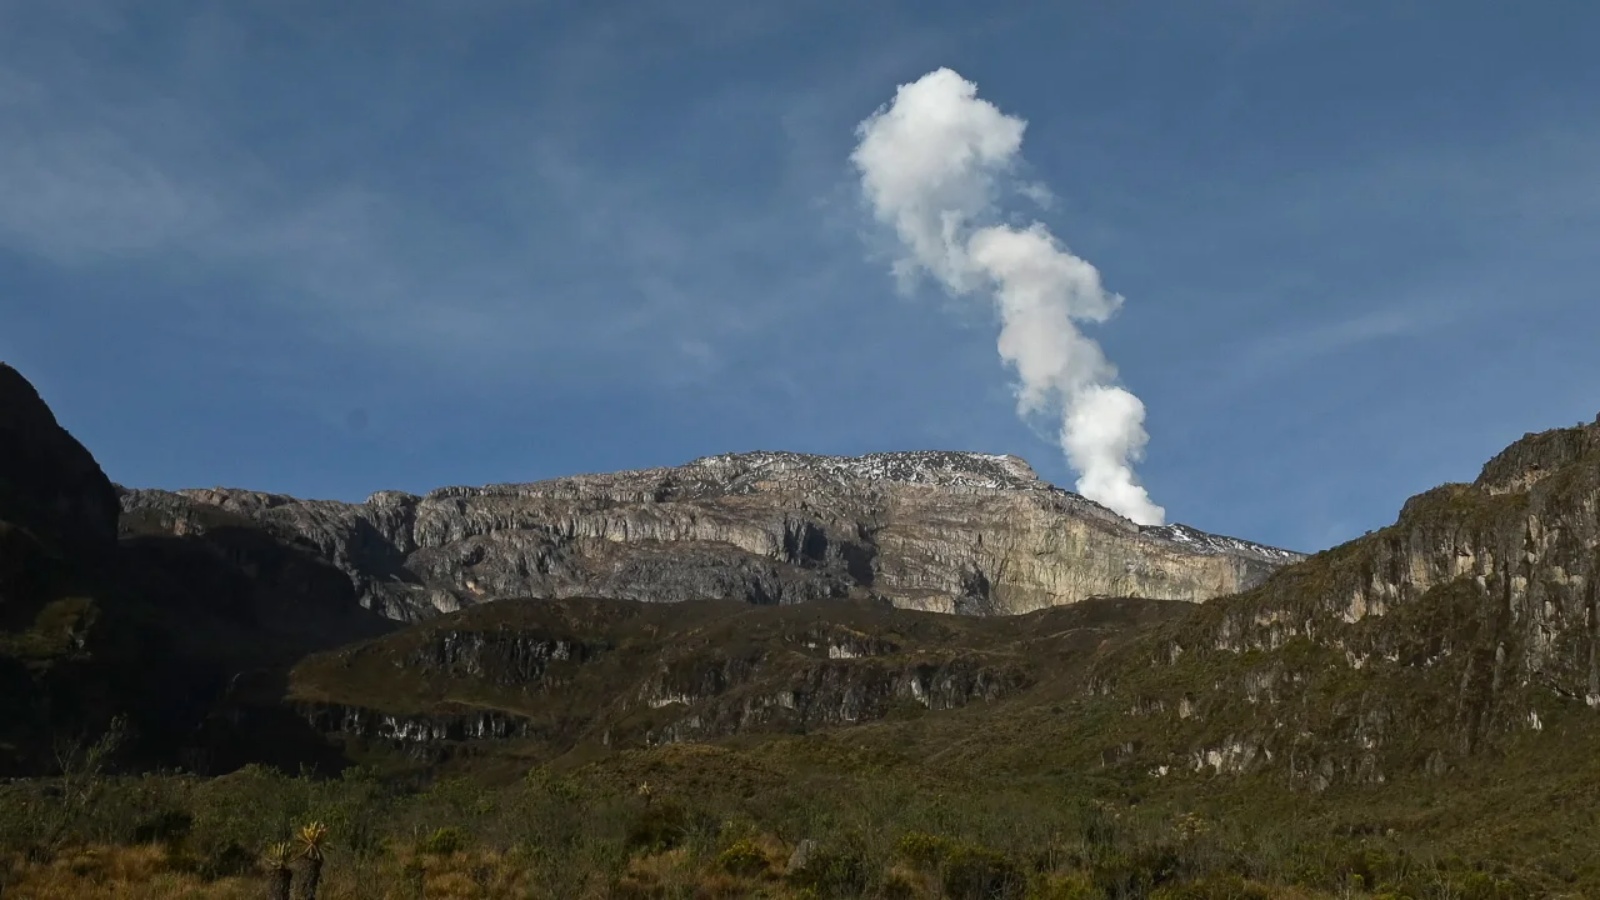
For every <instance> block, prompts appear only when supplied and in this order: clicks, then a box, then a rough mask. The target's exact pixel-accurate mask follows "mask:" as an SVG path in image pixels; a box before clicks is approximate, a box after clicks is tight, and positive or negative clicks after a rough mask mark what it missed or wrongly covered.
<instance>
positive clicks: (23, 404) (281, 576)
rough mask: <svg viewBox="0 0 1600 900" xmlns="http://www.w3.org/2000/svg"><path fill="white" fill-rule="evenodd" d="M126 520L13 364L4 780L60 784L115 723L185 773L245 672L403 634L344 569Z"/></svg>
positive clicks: (1, 475)
mask: <svg viewBox="0 0 1600 900" xmlns="http://www.w3.org/2000/svg"><path fill="white" fill-rule="evenodd" d="M119 516H120V507H119V503H118V491H117V489H116V488H115V487H114V486H113V485H112V483H111V482H110V481H109V480H108V479H107V478H106V476H105V474H104V473H103V472H102V471H101V469H100V466H99V465H98V464H97V463H96V462H95V460H94V458H93V456H92V455H91V454H90V453H89V451H88V450H87V449H85V448H84V447H83V446H82V445H81V444H80V443H78V441H77V440H75V439H74V438H73V437H72V436H71V435H70V434H68V433H67V432H66V431H65V430H64V429H63V428H61V426H60V424H59V423H58V422H57V421H56V419H55V416H54V414H53V413H52V412H51V411H50V408H49V407H48V406H47V405H46V404H45V402H44V401H43V399H41V398H40V396H39V394H38V392H37V391H36V390H35V389H34V387H33V386H32V385H31V384H29V383H28V381H27V380H26V379H25V378H23V377H22V375H21V374H20V373H18V372H17V371H16V370H15V369H13V368H11V367H9V366H6V365H4V364H0V775H12V774H25V773H30V772H38V771H41V770H46V771H47V770H49V769H50V768H51V767H53V766H54V765H56V757H57V756H58V755H59V753H60V752H61V750H62V748H63V747H64V746H65V745H68V744H72V743H74V742H79V741H87V740H92V739H93V736H94V735H97V734H100V733H103V732H105V731H106V730H107V729H108V728H110V727H111V723H112V722H113V721H118V722H120V723H121V724H120V725H119V726H118V727H119V728H122V729H125V730H126V731H127V738H128V744H127V746H126V748H125V749H126V751H127V753H128V756H129V759H130V761H134V762H135V763H136V764H142V765H159V764H171V763H174V762H176V761H177V760H179V759H180V758H187V756H188V754H189V751H193V750H194V749H195V748H196V747H197V746H199V745H201V744H205V743H207V742H208V740H209V739H207V738H204V737H203V736H202V732H203V731H204V730H205V728H206V727H207V721H208V719H209V718H210V717H211V715H212V713H213V712H215V711H216V710H217V708H218V704H219V702H221V701H222V700H223V699H224V698H225V696H226V695H227V694H228V692H229V691H230V689H231V687H230V686H233V685H237V684H238V683H239V678H240V676H241V675H242V674H245V673H250V672H256V671H260V672H266V673H271V672H274V671H276V672H280V673H281V671H282V670H284V669H285V668H286V667H287V666H288V665H290V664H292V663H293V662H294V661H296V660H298V659H300V658H302V657H304V656H305V655H306V654H308V653H311V652H314V651H316V650H319V649H326V648H329V647H334V646H338V645H339V644H342V643H346V642H349V641H353V640H357V639H360V638H364V637H371V636H375V635H378V634H381V633H383V632H385V631H387V630H390V629H392V627H393V623H391V622H389V621H387V620H385V619H382V618H380V617H378V616H376V615H374V614H373V613H371V612H369V611H367V610H365V609H363V608H362V607H361V606H360V605H359V604H358V603H357V598H356V594H355V591H354V590H353V588H352V587H351V585H350V581H349V579H348V578H347V577H346V576H345V575H344V574H343V573H342V572H340V571H339V570H338V569H336V568H334V567H333V566H331V565H329V564H328V563H326V562H325V561H323V560H321V559H319V558H317V557H316V556H315V555H314V554H311V553H308V552H306V551H305V550H304V549H302V548H298V547H294V546H292V545H289V544H286V543H284V542H281V541H279V540H277V539H276V538H275V537H273V536H271V535H269V534H267V533H265V532H264V531H263V530H261V529H260V528H258V527H256V526H254V525H253V524H252V523H249V522H247V521H245V520H242V519H237V520H229V519H228V517H227V516H226V515H224V514H220V513H219V514H217V515H213V516H212V517H211V519H210V520H209V527H208V528H207V529H206V532H205V534H204V535H183V536H174V535H124V536H123V537H122V538H121V539H119V536H118V527H119V526H118V520H119ZM277 677H280V678H281V674H280V675H279V676H277ZM267 680H268V681H269V682H270V681H271V680H272V676H270V675H269V676H267ZM312 737H313V738H314V736H312ZM224 743H232V744H238V746H237V748H236V749H237V750H238V752H239V753H245V754H247V755H248V754H251V753H254V752H255V750H254V749H253V748H252V747H251V741H250V740H248V739H241V740H239V741H235V740H234V739H233V738H229V739H228V741H225V742H224ZM217 751H219V747H218V746H213V747H212V748H211V750H210V751H208V752H213V753H214V752H217ZM231 752H232V751H225V752H223V756H222V757H219V759H218V762H222V761H223V759H232V760H237V759H239V757H237V756H230V755H228V754H229V753H231ZM190 762H191V764H193V763H194V762H195V760H193V759H190Z"/></svg>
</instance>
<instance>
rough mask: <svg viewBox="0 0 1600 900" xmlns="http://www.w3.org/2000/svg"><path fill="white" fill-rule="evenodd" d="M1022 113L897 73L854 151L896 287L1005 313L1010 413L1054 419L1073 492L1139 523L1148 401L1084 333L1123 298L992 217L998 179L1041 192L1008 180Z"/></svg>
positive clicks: (1160, 516) (971, 88)
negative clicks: (926, 282)
mask: <svg viewBox="0 0 1600 900" xmlns="http://www.w3.org/2000/svg"><path fill="white" fill-rule="evenodd" d="M1026 128H1027V123H1026V122H1025V121H1023V120H1022V119H1020V118H1017V117H1015V116H1008V115H1006V114H1004V113H1002V112H1000V110H999V109H998V108H996V107H995V105H994V104H992V103H989V102H988V101H986V100H980V99H978V88H977V86H976V85H974V84H973V83H972V82H970V81H967V80H966V79H964V78H962V77H961V76H960V75H958V74H956V73H955V72H953V71H951V70H949V69H939V70H938V71H936V72H930V73H928V74H927V75H924V76H922V77H921V78H919V79H917V80H916V81H914V82H912V83H911V84H904V85H901V86H900V87H899V89H898V90H897V91H896V92H895V97H894V100H893V101H892V102H891V103H889V104H888V105H887V106H884V107H882V108H880V109H879V110H878V111H877V112H875V113H873V114H872V115H871V116H869V117H868V118H867V119H866V120H865V121H863V122H862V123H861V124H860V125H859V126H858V127H857V128H856V133H857V135H858V136H859V138H860V143H858V144H857V145H856V149H855V152H854V153H852V154H851V157H850V160H851V162H852V163H854V164H855V166H856V168H857V169H858V170H859V171H860V173H861V188H862V192H863V193H864V194H865V196H866V199H867V201H868V202H869V203H870V204H871V206H872V210H873V214H874V215H875V216H876V217H877V219H878V220H879V221H880V222H882V223H883V224H885V225H887V226H888V227H890V228H892V229H893V230H894V233H895V235H896V236H897V237H898V238H899V241H900V244H901V246H902V249H903V251H904V252H903V255H901V257H900V258H899V259H898V260H897V261H896V262H895V265H894V274H895V277H896V279H897V280H898V281H899V283H900V286H901V288H902V289H903V290H909V289H910V288H911V287H912V286H913V285H914V284H915V283H916V281H917V279H918V278H920V277H924V276H930V277H932V278H934V279H935V280H937V281H938V282H939V283H940V284H941V285H943V287H944V288H945V289H946V290H947V291H949V292H950V293H951V294H952V295H955V296H959V297H967V296H971V297H982V298H984V299H986V300H987V301H989V302H990V303H992V304H993V306H994V308H995V310H996V312H998V314H999V318H1000V326H1001V327H1000V341H999V350H1000V356H1001V358H1002V359H1004V360H1005V361H1006V363H1007V364H1009V365H1010V366H1011V368H1012V369H1013V370H1014V371H1015V372H1016V374H1017V378H1018V386H1017V406H1018V412H1019V413H1020V414H1021V415H1023V416H1025V417H1034V416H1048V417H1049V418H1050V419H1051V420H1052V421H1059V422H1060V431H1059V441H1060V444H1061V449H1062V451H1063V452H1065V453H1066V456H1067V461H1068V462H1069V463H1071V465H1072V468H1073V469H1074V471H1076V472H1077V473H1078V483H1077V488H1078V492H1079V493H1081V494H1083V495H1084V496H1085V497H1088V498H1090V499H1091V500H1095V501H1098V502H1100V503H1103V504H1105V505H1106V506H1108V507H1110V508H1112V509H1114V510H1116V511H1117V512H1119V513H1121V514H1122V515H1124V516H1127V517H1128V518H1129V519H1132V520H1133V521H1135V522H1137V523H1139V524H1141V525H1159V524H1161V523H1162V521H1163V520H1164V519H1165V517H1166V511H1165V510H1163V509H1162V508H1161V507H1159V506H1156V505H1155V504H1154V503H1152V502H1150V495H1149V494H1148V493H1146V492H1145V489H1144V487H1143V486H1142V485H1140V484H1139V479H1138V476H1137V475H1135V473H1134V471H1133V464H1134V463H1136V462H1138V461H1139V460H1140V459H1141V458H1142V457H1143V455H1144V447H1145V444H1146V442H1147V441H1148V440H1149V435H1147V434H1146V433H1145V430H1144V404H1143V403H1142V402H1140V400H1139V398H1138V397H1135V396H1134V395H1133V394H1132V393H1130V392H1129V391H1128V390H1126V389H1124V388H1122V387H1120V386H1118V385H1117V384H1116V380H1117V369H1116V367H1115V366H1113V365H1112V364H1111V362H1110V361H1109V360H1107V359H1106V357H1105V354H1104V353H1103V352H1102V351H1101V349H1100V345H1099V344H1096V343H1095V342H1094V341H1093V340H1092V339H1090V338H1089V337H1088V336H1086V335H1085V334H1084V333H1083V332H1082V331H1081V330H1079V323H1082V322H1104V321H1105V320H1106V319H1108V318H1110V317H1111V315H1112V314H1113V313H1115V312H1116V310H1117V308H1118V307H1119V306H1120V305H1121V304H1122V298H1121V297H1119V296H1118V295H1116V294H1113V293H1110V292H1108V291H1107V290H1106V289H1105V288H1104V287H1102V286H1101V283H1100V273H1099V272H1098V271H1097V270H1096V269H1095V267H1094V266H1092V265H1090V264H1089V263H1088V262H1087V261H1086V260H1083V259H1081V258H1079V257H1078V256H1075V255H1074V254H1073V253H1071V252H1070V251H1069V250H1067V248H1066V247H1065V246H1064V245H1063V244H1062V243H1061V241H1059V240H1057V239H1056V237H1055V236H1054V235H1053V234H1051V233H1050V231H1049V229H1048V228H1046V227H1045V226H1044V225H1042V224H1039V223H1037V222H1035V223H1034V224H1032V225H1030V226H1029V227H1027V228H1014V227H1011V226H1009V225H1005V224H1000V222H999V220H1000V218H1001V216H1000V212H1001V210H1000V209H999V198H1000V196H1001V193H1002V190H1012V191H1015V192H1017V193H1020V194H1023V195H1025V196H1034V197H1037V196H1038V195H1040V194H1041V193H1043V191H1042V189H1041V188H1040V187H1038V186H1037V185H1022V184H1018V183H1016V182H1015V180H1014V172H1015V170H1016V167H1017V164H1018V163H1019V162H1020V160H1021V150H1022V133H1023V131H1024V130H1025V129H1026Z"/></svg>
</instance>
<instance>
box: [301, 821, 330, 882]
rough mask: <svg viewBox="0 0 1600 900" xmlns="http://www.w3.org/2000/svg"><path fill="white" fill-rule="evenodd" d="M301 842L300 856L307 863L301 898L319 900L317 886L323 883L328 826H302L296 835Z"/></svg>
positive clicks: (318, 824) (320, 824)
mask: <svg viewBox="0 0 1600 900" xmlns="http://www.w3.org/2000/svg"><path fill="white" fill-rule="evenodd" d="M295 837H296V838H298V839H299V842H300V856H301V858H303V859H304V860H305V861H306V877H305V880H304V881H302V882H301V886H300V896H301V897H303V898H304V900H317V886H318V885H319V884H321V882H322V861H323V858H324V851H325V848H326V846H327V843H328V826H326V825H324V824H322V823H321V822H310V823H308V824H305V825H302V826H300V831H299V832H298V833H297V834H296V835H295Z"/></svg>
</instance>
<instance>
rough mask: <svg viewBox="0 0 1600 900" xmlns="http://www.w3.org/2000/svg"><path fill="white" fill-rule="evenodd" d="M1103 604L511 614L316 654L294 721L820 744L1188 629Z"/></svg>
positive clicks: (992, 694)
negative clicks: (1004, 612) (1156, 634)
mask: <svg viewBox="0 0 1600 900" xmlns="http://www.w3.org/2000/svg"><path fill="white" fill-rule="evenodd" d="M1191 608H1192V607H1190V605H1189V604H1185V603H1182V602H1179V601H1148V600H1111V599H1096V600H1089V601H1085V602H1083V603H1079V604H1074V605H1072V606H1068V607H1059V608H1055V609H1050V610H1044V611H1041V612H1038V613H1032V614H1029V615H1025V616H1017V617H1009V618H969V617H952V616H948V615H939V614H933V613H922V612H913V611H908V610H899V609H895V608H893V607H890V606H888V605H887V604H882V603H871V602H864V601H863V602H853V601H822V602H817V603H811V604H804V605H799V606H787V607H767V606H753V605H749V604H739V603H734V602H731V601H688V602H684V603H679V604H673V605H670V606H668V605H662V604H644V603H637V602H632V601H615V600H593V599H571V600H551V601H539V600H502V601H497V602H494V603H487V604H483V605H479V606H475V607H472V608H470V609H468V610H465V611H463V612H460V613H455V614H452V615H448V616H444V617H440V618H438V619H434V620H431V621H429V622H426V623H423V624H420V625H415V626H412V627H410V628H408V629H406V630H405V631H402V632H399V633H397V634H393V635H390V636H387V637H384V638H380V639H377V640H373V641H368V642H364V643H362V644H358V645H355V646H351V647H346V648H342V649H339V650H335V651H330V652H327V653H323V654H319V655H318V656H315V657H312V658H310V659H308V660H307V661H305V662H304V663H302V664H301V665H299V666H298V667H296V669H295V670H294V673H293V676H292V678H291V682H290V698H291V701H292V703H293V704H294V705H295V706H296V708H297V709H299V710H300V711H301V712H302V713H303V715H305V716H306V717H307V718H308V719H309V720H310V721H312V722H314V723H316V724H317V725H318V726H319V727H320V728H321V729H323V730H325V731H327V732H330V733H334V734H338V735H340V736H343V737H346V738H355V739H357V740H360V741H367V742H376V743H379V744H389V745H392V746H410V747H416V748H419V749H421V750H422V751H423V752H425V753H426V752H427V751H428V750H429V749H430V748H431V749H432V750H434V751H437V750H440V749H442V748H444V747H446V746H452V745H460V744H462V743H465V742H473V741H481V740H485V739H490V740H493V739H506V738H517V739H527V741H529V742H531V743H534V744H537V745H538V746H537V747H536V748H523V752H531V753H537V754H539V755H542V756H553V755H558V754H560V753H565V752H567V751H571V750H574V749H577V750H581V751H585V752H588V753H591V754H592V753H594V752H600V751H602V750H603V749H610V750H616V749H622V748H629V747H645V746H654V745H659V744H663V743H672V742H682V741H689V740H696V739H710V738H717V737H725V736H729V735H733V734H748V733H769V734H770V733H806V732H809V731H813V730H816V729H820V728H828V727H836V726H850V725H859V724H863V723H866V722H872V721H876V720H880V719H884V718H886V717H891V716H896V715H899V716H907V715H915V714H920V713H923V712H926V711H941V710H950V709H956V708H959V707H963V706H967V705H969V704H980V705H981V704H988V703H993V702H995V701H999V700H1001V699H1004V698H1008V697H1013V696H1017V695H1021V694H1024V693H1026V692H1028V691H1029V690H1030V689H1032V688H1034V687H1035V686H1036V685H1038V684H1039V683H1040V682H1041V681H1051V682H1061V681H1063V680H1064V679H1071V678H1073V677H1074V676H1075V675H1076V674H1077V673H1080V672H1081V671H1082V670H1083V668H1084V666H1085V665H1086V664H1087V663H1088V661H1089V660H1090V658H1091V656H1092V655H1093V654H1094V653H1095V652H1096V651H1103V650H1104V649H1105V648H1106V647H1107V646H1109V645H1113V644H1116V643H1118V642H1122V641H1126V640H1127V639H1129V637H1130V636H1132V635H1134V634H1136V633H1138V632H1139V631H1140V630H1143V629H1148V628H1150V627H1153V626H1154V625H1156V624H1158V623H1162V622H1168V621H1172V620H1174V619H1176V618H1179V617H1181V616H1183V615H1185V614H1186V613H1187V612H1188V611H1189V610H1190V609H1191Z"/></svg>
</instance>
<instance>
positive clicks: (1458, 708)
mask: <svg viewBox="0 0 1600 900" xmlns="http://www.w3.org/2000/svg"><path fill="white" fill-rule="evenodd" d="M1597 583H1600V422H1596V423H1595V424H1592V425H1584V426H1578V427H1575V428H1568V429H1561V430H1556V431H1549V432H1544V433H1541V434H1533V435H1529V436H1527V437H1526V438H1524V439H1523V440H1521V441H1518V442H1517V443H1516V444H1513V445H1512V446H1511V447H1509V448H1507V449H1506V450H1505V451H1504V452H1502V453H1501V454H1499V455H1498V456H1496V457H1495V458H1494V459H1493V460H1491V461H1490V462H1489V463H1488V464H1487V465H1485V466H1484V468H1483V472H1482V474H1481V475H1480V476H1479V478H1478V479H1477V480H1476V481H1475V482H1473V483H1472V484H1453V485H1445V486H1443V487H1439V488H1436V489H1434V490H1431V491H1428V492H1426V493H1423V494H1420V495H1418V496H1416V497H1413V498H1412V499H1411V500H1410V501H1408V502H1407V503H1406V504H1405V507H1404V509H1403V510H1402V511H1401V514H1400V516H1399V519H1398V520H1397V521H1396V522H1395V523H1394V524H1393V525H1391V526H1389V527H1387V528H1383V529H1381V530H1379V531H1375V532H1373V533H1371V534H1368V535H1367V536H1365V537H1363V538H1360V539H1358V540H1355V541H1352V542H1350V543H1348V544H1345V545H1343V546H1341V547H1337V548H1334V549H1333V550H1329V551H1327V552H1325V553H1321V554H1317V555H1316V556H1314V557H1312V558H1311V559H1310V560H1308V561H1306V562H1304V563H1302V564H1300V565H1297V566H1294V567H1291V568H1289V569H1286V570H1284V571H1282V572H1280V573H1278V574H1277V575H1276V576H1274V577H1273V578H1271V579H1269V580H1268V581H1267V582H1266V583H1265V584H1263V585H1261V586H1260V587H1258V588H1255V589H1254V590H1251V591H1247V592H1245V593H1242V594H1239V595H1237V596H1233V597H1227V598H1222V599H1219V600H1216V601H1213V602H1211V603H1208V604H1205V605H1204V606H1202V607H1201V608H1200V609H1198V610H1197V611H1196V613H1195V615H1193V616H1191V617H1189V618H1187V619H1185V620H1183V621H1181V622H1176V623H1172V624H1170V625H1168V626H1166V627H1164V628H1163V629H1162V630H1161V631H1159V632H1158V633H1155V634H1152V635H1149V636H1147V637H1146V638H1144V639H1143V640H1141V641H1140V642H1139V643H1138V644H1137V645H1135V646H1133V647H1130V648H1127V649H1126V650H1124V651H1122V652H1119V653H1118V654H1115V655H1113V656H1112V657H1111V658H1109V659H1108V660H1106V661H1104V662H1103V663H1102V664H1101V665H1100V668H1099V674H1098V680H1097V690H1098V691H1099V692H1100V693H1102V694H1104V695H1106V696H1109V697H1115V698H1117V701H1118V702H1119V703H1122V704H1125V705H1126V706H1127V707H1128V709H1129V710H1130V716H1129V718H1130V720H1137V721H1138V724H1131V725H1128V726H1127V728H1126V730H1127V733H1128V735H1129V740H1131V741H1132V746H1131V749H1130V752H1128V754H1127V756H1128V758H1129V760H1130V762H1132V763H1134V764H1138V765H1147V766H1159V767H1162V768H1163V769H1164V770H1167V771H1171V770H1173V769H1205V770H1211V771H1223V772H1241V771H1249V770H1252V769H1257V768H1268V769H1273V770H1277V771H1282V772H1284V773H1286V774H1288V775H1289V776H1290V777H1292V778H1293V779H1295V780H1297V781H1300V782H1304V783H1305V784H1307V785H1309V786H1312V787H1317V788H1322V787H1326V786H1328V785H1329V784H1331V783H1333V782H1335V781H1358V782H1372V783H1381V782H1383V781H1384V780H1386V779H1389V778H1392V777H1394V776H1395V775H1397V774H1401V773H1405V772H1408V771H1415V770H1424V771H1428V772H1433V773H1442V772H1444V771H1447V770H1448V769H1450V768H1451V767H1453V766H1455V765H1457V764H1459V763H1460V761H1462V760H1463V759H1464V758H1465V757H1467V756H1468V755H1470V754H1472V753H1474V752H1475V751H1477V750H1479V749H1483V748H1489V749H1493V748H1495V747H1497V746H1503V745H1504V744H1505V739H1506V738H1507V737H1509V736H1511V735H1514V734H1516V733H1518V732H1533V733H1537V732H1539V731H1541V730H1543V729H1545V728H1547V727H1548V726H1549V725H1550V724H1551V723H1552V722H1557V721H1567V720H1569V719H1570V718H1571V717H1572V716H1580V717H1583V718H1588V717H1592V716H1594V715H1597V713H1595V712H1594V711H1593V710H1594V707H1596V706H1597V705H1600V656H1597V650H1600V631H1597V629H1600V610H1597Z"/></svg>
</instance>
